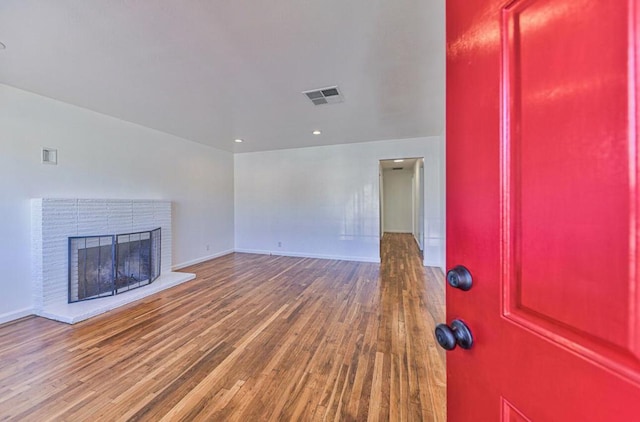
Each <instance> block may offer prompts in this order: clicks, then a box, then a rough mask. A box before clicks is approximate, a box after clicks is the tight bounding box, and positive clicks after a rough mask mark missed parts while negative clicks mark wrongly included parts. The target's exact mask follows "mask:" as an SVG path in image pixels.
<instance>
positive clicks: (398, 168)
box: [391, 167, 404, 170]
mask: <svg viewBox="0 0 640 422" xmlns="http://www.w3.org/2000/svg"><path fill="white" fill-rule="evenodd" d="M391 170H404V167H393V168H392V169H391Z"/></svg>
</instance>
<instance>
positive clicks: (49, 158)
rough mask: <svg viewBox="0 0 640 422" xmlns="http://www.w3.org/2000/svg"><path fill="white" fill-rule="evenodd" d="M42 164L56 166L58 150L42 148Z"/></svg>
mask: <svg viewBox="0 0 640 422" xmlns="http://www.w3.org/2000/svg"><path fill="white" fill-rule="evenodd" d="M40 158H41V159H42V164H58V150H56V149H53V148H42V155H41V157H40Z"/></svg>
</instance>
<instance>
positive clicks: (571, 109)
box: [447, 0, 640, 422]
mask: <svg viewBox="0 0 640 422" xmlns="http://www.w3.org/2000/svg"><path fill="white" fill-rule="evenodd" d="M638 3H639V1H638V0H620V1H615V2H613V1H604V0H600V1H597V0H518V1H512V2H510V3H506V4H505V2H504V1H502V2H501V1H495V0H448V2H447V266H448V267H453V266H455V265H458V264H462V265H465V266H466V267H467V268H469V270H470V271H471V273H472V275H473V277H474V286H473V288H472V289H471V290H469V291H468V292H462V291H460V290H456V289H452V288H448V290H447V318H448V320H449V321H451V320H452V319H456V318H460V319H463V320H464V321H465V322H466V323H467V325H469V327H470V328H471V330H472V332H473V334H474V338H475V340H476V344H475V345H474V347H473V348H472V349H471V350H469V351H465V350H461V349H456V350H454V351H452V352H450V353H449V354H448V356H447V364H448V368H447V371H448V409H449V410H448V411H449V419H450V420H452V421H454V422H455V421H470V420H482V421H493V420H503V421H521V420H523V421H525V420H532V421H572V420H575V421H618V420H620V421H627V420H640V359H639V358H640V285H639V283H638V235H637V230H638V209H639V208H638V207H639V203H638V185H637V178H638V174H639V173H638V167H637V162H638V151H637V144H638V108H637V102H638V85H637V84H638V66H637V60H638V43H639V41H638V36H639V34H638V28H637V27H638V22H639V18H638V15H639V11H638V8H639V6H638Z"/></svg>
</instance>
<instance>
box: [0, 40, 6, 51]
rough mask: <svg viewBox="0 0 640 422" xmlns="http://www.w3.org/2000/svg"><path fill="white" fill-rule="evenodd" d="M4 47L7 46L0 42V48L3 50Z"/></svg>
mask: <svg viewBox="0 0 640 422" xmlns="http://www.w3.org/2000/svg"><path fill="white" fill-rule="evenodd" d="M5 48H7V46H6V45H4V44H2V43H1V42H0V50H4V49H5Z"/></svg>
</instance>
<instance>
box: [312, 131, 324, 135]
mask: <svg viewBox="0 0 640 422" xmlns="http://www.w3.org/2000/svg"><path fill="white" fill-rule="evenodd" d="M321 133H322V132H320V131H319V130H314V131H313V134H314V135H320V134H321Z"/></svg>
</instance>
